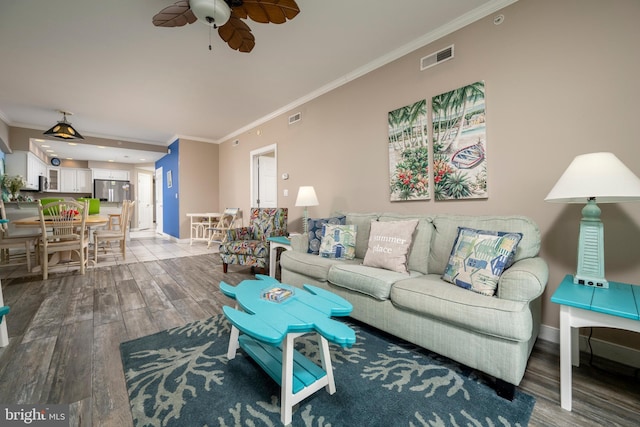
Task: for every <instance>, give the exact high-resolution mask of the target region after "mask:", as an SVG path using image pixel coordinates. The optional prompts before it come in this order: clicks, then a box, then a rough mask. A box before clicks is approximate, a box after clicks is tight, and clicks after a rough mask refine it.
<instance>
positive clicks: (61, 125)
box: [43, 111, 84, 140]
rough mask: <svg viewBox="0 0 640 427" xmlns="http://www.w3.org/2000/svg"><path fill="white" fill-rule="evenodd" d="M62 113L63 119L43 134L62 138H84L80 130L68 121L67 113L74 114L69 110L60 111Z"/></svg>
mask: <svg viewBox="0 0 640 427" xmlns="http://www.w3.org/2000/svg"><path fill="white" fill-rule="evenodd" d="M60 113H62V120H61V121H59V122H58V123H57V124H55V125H53V126H52V127H51V129H49V130H48V131H46V132H45V133H44V134H43V135H48V136H53V137H55V138H60V139H67V140H69V139H84V137H83V136H82V135H80V132H78V131H77V130H75V129H74V128H73V126H71V123H69V122H68V121H67V115H72V114H73V113H69V112H68V111H60Z"/></svg>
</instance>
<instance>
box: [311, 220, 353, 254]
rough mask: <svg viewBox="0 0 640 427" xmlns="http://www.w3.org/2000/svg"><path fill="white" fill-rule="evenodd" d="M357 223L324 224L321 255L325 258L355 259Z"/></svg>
mask: <svg viewBox="0 0 640 427" xmlns="http://www.w3.org/2000/svg"><path fill="white" fill-rule="evenodd" d="M356 228H357V226H356V225H334V224H324V225H323V226H322V243H320V250H319V255H320V256H321V257H323V258H335V259H354V258H355V256H356V236H357V230H356Z"/></svg>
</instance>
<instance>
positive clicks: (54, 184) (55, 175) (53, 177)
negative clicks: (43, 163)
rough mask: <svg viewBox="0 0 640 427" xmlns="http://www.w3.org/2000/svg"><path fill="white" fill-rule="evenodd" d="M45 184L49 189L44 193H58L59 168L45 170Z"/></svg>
mask: <svg viewBox="0 0 640 427" xmlns="http://www.w3.org/2000/svg"><path fill="white" fill-rule="evenodd" d="M47 182H48V185H49V187H48V188H46V189H45V191H60V168H55V167H48V168H47Z"/></svg>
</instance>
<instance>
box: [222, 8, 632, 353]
mask: <svg viewBox="0 0 640 427" xmlns="http://www.w3.org/2000/svg"><path fill="white" fill-rule="evenodd" d="M500 13H503V14H504V16H505V21H504V23H502V24H501V25H499V26H496V25H494V24H493V16H495V14H494V15H492V16H489V17H487V18H485V19H482V20H480V21H478V22H476V23H474V24H472V25H470V26H468V27H465V28H463V29H461V30H459V31H457V32H455V33H453V34H450V35H448V36H446V37H444V38H443V39H441V40H438V41H436V42H434V43H432V44H430V45H429V46H426V47H424V48H421V49H419V50H417V51H415V52H413V53H411V54H409V55H406V56H405V57H403V58H401V59H398V60H396V61H394V62H393V63H390V64H388V65H386V66H384V67H382V68H380V69H378V70H376V71H374V72H371V73H369V74H367V75H365V76H363V77H361V78H359V79H357V80H355V81H352V82H350V83H348V84H346V85H344V86H342V87H340V88H338V89H336V90H334V91H332V92H330V93H327V94H325V95H323V96H321V97H319V98H317V99H315V100H313V101H310V102H308V103H307V104H305V105H303V106H301V107H300V108H296V109H294V110H293V111H291V112H288V113H286V114H284V115H282V116H281V117H277V118H275V119H273V120H271V121H269V122H267V123H265V124H264V125H261V126H259V127H258V128H256V129H253V130H252V131H250V132H246V133H244V134H243V135H240V136H238V137H235V138H233V139H234V140H235V139H238V140H239V144H238V145H237V146H232V143H231V142H232V141H226V142H224V143H223V144H222V145H221V146H220V177H221V186H220V206H240V207H241V208H242V209H244V210H245V211H246V210H247V209H248V208H249V206H248V203H249V152H250V151H251V150H253V149H256V148H259V147H262V146H265V145H269V144H274V143H275V144H277V147H278V149H277V150H278V152H277V153H278V176H280V175H282V173H285V172H286V173H288V174H289V175H290V179H289V180H286V181H285V180H282V179H279V180H278V186H279V189H278V192H279V206H282V207H288V208H289V215H290V219H289V224H290V228H291V231H300V230H301V227H302V226H301V221H300V218H301V216H302V212H303V208H299V207H295V206H294V203H295V198H296V193H297V189H298V187H299V186H300V185H313V186H314V187H315V189H316V192H317V194H318V198H319V201H320V206H316V207H312V208H310V209H309V213H310V216H324V215H328V214H330V213H331V212H332V211H334V210H336V209H345V210H349V211H361V212H364V211H393V212H411V213H449V212H450V213H464V214H523V215H527V216H530V217H531V218H533V219H534V220H535V221H536V222H537V223H538V225H539V226H540V228H541V231H542V235H543V245H542V251H541V255H542V256H543V257H544V258H545V259H546V260H547V262H548V263H549V266H550V271H551V277H550V280H549V284H548V288H547V292H546V294H545V295H544V306H543V323H544V324H546V325H549V326H553V327H557V326H558V315H559V310H558V306H557V305H555V304H552V303H551V302H550V301H549V299H550V297H551V295H552V293H553V291H554V290H555V289H556V287H557V284H558V283H559V281H561V279H562V278H563V277H564V275H565V274H567V273H572V272H573V270H574V269H575V266H576V246H577V229H578V223H579V219H580V209H581V206H579V205H562V204H550V203H545V202H544V201H543V199H544V197H545V196H546V195H547V193H548V192H549V190H550V189H551V187H552V186H553V184H554V183H555V181H556V180H557V179H558V178H559V177H560V175H561V174H562V172H563V171H564V170H565V169H566V167H567V166H568V165H569V163H570V162H571V160H572V159H573V158H574V157H575V156H576V155H578V154H581V153H588V152H594V151H612V152H613V153H615V154H616V155H617V156H618V157H620V158H621V159H622V160H623V161H625V162H626V164H627V165H628V166H629V167H630V168H631V169H632V170H633V171H634V172H635V173H636V174H638V175H640V162H638V159H639V158H640V156H639V154H640V144H639V143H638V141H637V139H638V136H637V135H636V132H637V130H636V128H635V123H637V120H638V107H637V104H636V103H637V101H638V99H640V96H639V95H640V93H639V92H640V85H638V83H637V77H638V76H639V75H640V56H639V55H638V54H637V52H638V46H639V45H640V29H639V27H638V25H637V20H638V17H640V2H638V1H636V0H615V1H610V2H602V1H599V0H562V1H554V0H520V1H518V2H517V3H514V4H513V5H511V6H509V7H507V8H505V9H503V10H502V11H501V12H500ZM452 43H453V44H455V58H454V59H452V60H450V61H448V62H445V63H442V64H440V65H438V66H436V67H434V68H431V69H428V70H426V71H423V72H421V71H420V70H419V59H420V58H421V57H422V56H425V55H427V54H430V53H432V52H434V51H436V50H438V49H441V48H443V47H446V46H448V45H450V44H452ZM478 80H484V81H485V83H486V109H487V158H488V192H489V198H488V199H486V200H474V201H446V202H435V201H433V200H431V201H420V202H395V203H391V202H389V190H388V185H389V172H388V167H389V166H388V154H387V141H386V137H387V113H388V112H389V111H391V110H394V109H396V108H398V107H402V106H404V105H408V104H411V103H413V102H415V101H418V100H420V99H425V98H426V99H427V100H430V98H431V97H432V96H434V95H437V94H440V93H443V92H446V91H449V90H451V89H455V88H457V87H459V86H462V85H466V84H469V83H472V82H474V81H478ZM298 111H300V112H301V113H302V121H300V122H298V123H296V124H294V125H291V126H288V125H287V117H288V116H289V115H290V114H293V113H295V112H298ZM258 130H260V131H261V133H260V135H257V131H258ZM284 189H288V190H289V196H288V197H283V190H284ZM601 207H602V217H603V220H604V223H605V246H606V259H607V265H606V268H607V277H608V278H609V279H610V280H615V281H622V282H630V283H640V262H638V261H640V243H637V242H640V204H638V203H633V204H612V205H602V206H601ZM598 336H599V337H604V338H605V339H607V340H611V341H617V342H620V343H623V344H625V345H632V346H634V347H637V348H640V341H638V337H637V336H635V335H634V334H631V333H625V332H620V333H614V332H612V331H610V330H604V331H603V330H599V331H595V332H594V337H598Z"/></svg>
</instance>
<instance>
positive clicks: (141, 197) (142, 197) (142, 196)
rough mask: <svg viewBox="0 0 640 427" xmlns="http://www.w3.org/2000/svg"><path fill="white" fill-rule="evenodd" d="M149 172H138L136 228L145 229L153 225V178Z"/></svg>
mask: <svg viewBox="0 0 640 427" xmlns="http://www.w3.org/2000/svg"><path fill="white" fill-rule="evenodd" d="M151 178H152V175H151V174H149V173H141V172H138V202H137V207H138V229H140V230H147V229H149V228H151V226H152V225H153V197H152V194H153V180H152V179H151Z"/></svg>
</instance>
